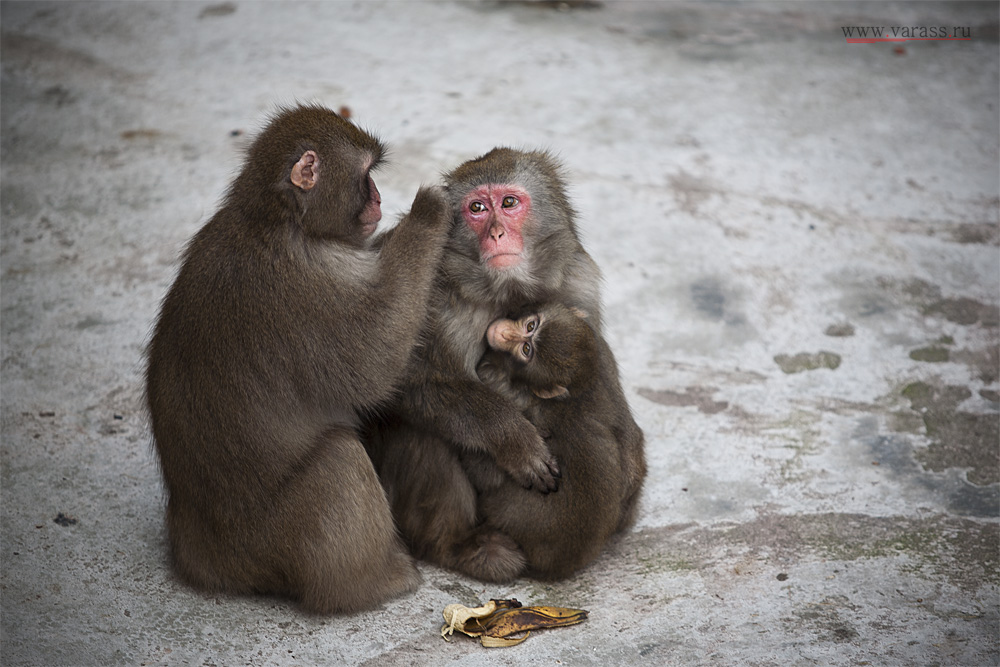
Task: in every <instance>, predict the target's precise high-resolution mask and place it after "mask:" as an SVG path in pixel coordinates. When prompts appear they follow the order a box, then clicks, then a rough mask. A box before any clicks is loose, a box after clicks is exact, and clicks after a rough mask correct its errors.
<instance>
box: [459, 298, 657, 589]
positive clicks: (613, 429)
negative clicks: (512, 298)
mask: <svg viewBox="0 0 1000 667" xmlns="http://www.w3.org/2000/svg"><path fill="white" fill-rule="evenodd" d="M584 318H585V314H584V313H582V312H580V311H579V310H576V309H572V310H571V309H569V308H566V307H564V306H562V305H560V304H548V305H545V306H543V307H542V308H532V309H531V310H529V312H527V313H526V314H525V315H523V316H522V317H520V318H519V319H517V320H510V319H500V320H497V321H496V322H494V323H493V324H491V325H490V327H489V329H487V333H486V340H487V342H488V344H489V346H490V348H491V349H490V350H488V351H487V352H486V355H485V356H484V357H483V360H482V361H481V362H480V364H479V368H478V372H479V377H480V378H481V379H482V380H483V382H485V383H486V384H487V385H489V386H490V387H491V388H493V389H494V390H495V391H497V392H498V393H499V394H501V395H502V396H505V397H507V398H508V399H510V401H511V402H512V403H514V404H515V405H517V406H518V407H519V408H521V410H522V411H523V412H524V414H525V416H527V417H528V418H529V419H530V420H531V423H532V424H534V425H535V427H536V428H537V429H538V430H539V432H541V433H544V434H546V442H547V444H548V445H549V448H550V450H551V451H552V453H553V454H554V455H555V457H556V459H557V460H558V461H559V466H560V469H561V470H562V479H561V483H560V488H559V492H558V493H551V494H548V495H542V494H539V493H532V492H531V491H527V490H525V489H523V488H521V487H520V486H519V485H517V484H514V483H512V482H511V480H510V479H509V478H507V477H506V476H505V475H503V474H501V473H500V472H499V471H498V470H497V468H496V465H495V464H494V463H493V461H491V460H489V459H488V458H487V457H485V456H483V455H481V454H471V453H467V454H465V455H464V456H463V459H464V461H465V469H466V471H467V472H468V474H469V478H470V480H472V483H473V486H474V487H476V489H477V490H478V491H479V494H480V495H479V511H480V516H481V518H482V520H483V521H484V522H485V524H486V526H488V527H490V528H493V529H496V530H498V531H500V532H502V533H503V534H505V535H508V536H509V537H511V538H513V540H514V541H515V542H516V543H517V544H518V545H519V546H520V548H521V550H522V551H523V552H524V555H525V557H526V559H527V571H528V573H529V574H532V575H534V576H538V577H542V578H558V577H566V576H569V575H571V574H573V573H574V572H575V571H577V570H578V569H580V568H581V567H583V566H585V565H587V564H588V563H590V562H591V561H592V560H593V559H594V558H596V557H597V555H598V554H599V553H600V552H601V549H602V548H603V547H604V545H605V544H606V543H607V541H608V539H609V538H611V536H612V535H614V534H615V533H617V532H619V531H621V530H623V529H624V528H626V527H628V526H630V525H631V524H632V523H633V522H634V520H635V515H636V509H637V501H638V498H639V492H640V489H641V488H642V482H643V479H644V478H645V476H646V457H645V452H644V451H643V435H642V431H641V430H640V429H639V427H638V426H637V425H636V423H635V421H634V420H633V418H632V413H631V411H630V410H629V407H628V403H627V402H626V400H625V395H624V393H623V392H622V389H621V383H620V381H619V377H618V367H617V365H616V364H615V359H614V355H613V354H612V353H611V350H610V349H609V348H608V346H607V344H606V343H605V342H604V340H603V339H602V338H601V337H600V336H599V335H598V334H597V333H595V332H594V330H593V329H591V328H590V326H589V325H587V323H586V322H585V321H584Z"/></svg>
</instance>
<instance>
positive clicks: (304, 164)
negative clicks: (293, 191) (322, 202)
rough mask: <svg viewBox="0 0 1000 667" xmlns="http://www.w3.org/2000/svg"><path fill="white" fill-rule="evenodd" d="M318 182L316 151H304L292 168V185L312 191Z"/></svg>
mask: <svg viewBox="0 0 1000 667" xmlns="http://www.w3.org/2000/svg"><path fill="white" fill-rule="evenodd" d="M317 180H319V156H318V155H316V151H306V152H305V153H303V154H302V157H300V158H299V161H298V162H296V163H295V166H294V167H292V175H291V181H292V185H294V186H295V187H297V188H301V189H303V190H312V189H313V187H315V185H316V181H317Z"/></svg>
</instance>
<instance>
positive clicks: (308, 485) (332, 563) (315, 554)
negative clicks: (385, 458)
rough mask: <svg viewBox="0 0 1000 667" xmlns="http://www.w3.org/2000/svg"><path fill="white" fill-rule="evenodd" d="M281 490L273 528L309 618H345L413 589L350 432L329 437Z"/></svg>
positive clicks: (378, 491)
mask: <svg viewBox="0 0 1000 667" xmlns="http://www.w3.org/2000/svg"><path fill="white" fill-rule="evenodd" d="M323 437H324V442H322V443H321V444H320V445H319V446H317V448H316V450H315V452H314V456H313V457H311V460H309V461H307V462H304V465H303V466H302V468H301V469H300V471H299V474H298V475H297V476H296V477H294V478H293V479H292V480H291V481H290V482H289V484H288V487H287V489H286V493H285V494H284V495H283V496H282V497H281V499H280V503H281V507H280V508H279V511H277V512H275V513H274V515H273V516H274V520H275V522H276V523H275V524H274V527H275V528H276V529H277V531H279V536H280V537H281V538H282V539H283V540H284V541H283V542H281V541H278V542H276V543H275V544H273V547H274V548H276V549H281V550H283V551H285V552H286V553H285V557H286V558H287V565H288V579H289V581H290V585H291V587H292V591H291V592H292V593H293V594H294V595H296V596H297V597H298V598H299V599H300V600H301V602H302V605H303V606H304V607H305V608H306V609H308V610H310V611H314V612H319V613H329V612H350V611H357V610H361V609H367V608H371V607H374V606H377V605H378V604H379V603H381V602H383V601H385V600H387V599H389V598H392V597H395V596H398V595H400V594H402V593H406V592H410V591H413V590H415V589H416V587H417V586H418V585H419V583H420V574H419V573H418V572H417V570H416V568H415V567H414V565H413V562H412V560H411V559H410V557H409V555H408V554H407V553H406V550H405V548H404V546H403V543H402V541H401V540H400V538H399V535H398V534H397V532H396V528H395V525H394V524H393V521H392V515H391V513H390V510H389V503H388V501H387V499H386V496H385V492H384V491H383V489H382V487H381V485H380V484H379V481H378V477H377V476H376V475H375V470H374V468H373V467H372V464H371V461H370V460H369V458H368V455H367V454H366V453H365V450H364V447H363V446H362V445H361V442H360V441H359V440H358V438H357V436H356V435H355V434H354V433H353V431H350V430H347V429H335V430H331V431H328V432H327V433H326V434H325V435H324V436H323Z"/></svg>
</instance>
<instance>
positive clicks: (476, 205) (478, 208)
mask: <svg viewBox="0 0 1000 667" xmlns="http://www.w3.org/2000/svg"><path fill="white" fill-rule="evenodd" d="M469 210H470V211H472V212H473V213H482V212H483V211H485V210H486V206H485V205H484V204H483V202H481V201H474V202H472V203H471V204H469Z"/></svg>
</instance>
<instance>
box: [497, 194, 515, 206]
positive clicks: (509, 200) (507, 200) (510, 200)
mask: <svg viewBox="0 0 1000 667" xmlns="http://www.w3.org/2000/svg"><path fill="white" fill-rule="evenodd" d="M500 205H501V206H502V207H504V208H511V207H512V206H517V197H511V196H510V195H507V196H506V197H504V198H503V201H502V202H501V203H500Z"/></svg>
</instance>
